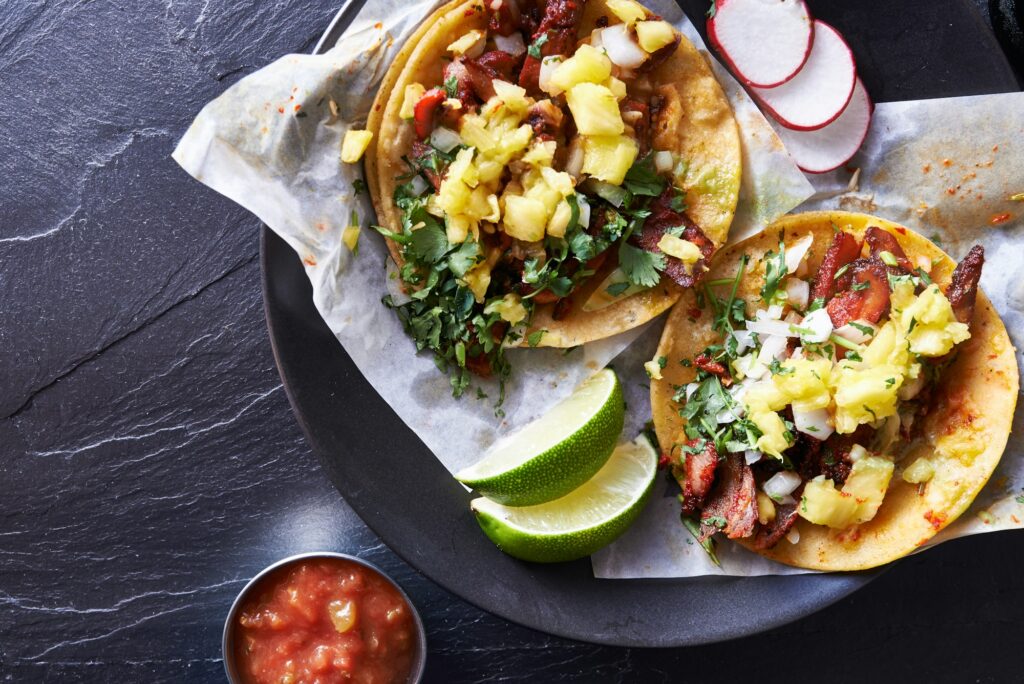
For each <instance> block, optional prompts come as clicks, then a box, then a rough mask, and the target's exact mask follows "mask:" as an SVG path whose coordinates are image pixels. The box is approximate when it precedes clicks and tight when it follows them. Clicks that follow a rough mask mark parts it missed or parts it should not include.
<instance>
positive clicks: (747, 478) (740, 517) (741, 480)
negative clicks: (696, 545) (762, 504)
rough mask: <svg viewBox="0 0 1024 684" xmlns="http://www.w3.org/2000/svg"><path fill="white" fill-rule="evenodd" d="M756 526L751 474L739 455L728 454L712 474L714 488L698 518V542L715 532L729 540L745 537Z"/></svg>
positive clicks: (755, 503)
mask: <svg viewBox="0 0 1024 684" xmlns="http://www.w3.org/2000/svg"><path fill="white" fill-rule="evenodd" d="M756 522H757V500H756V493H755V490H754V473H753V472H752V471H751V470H750V466H748V465H747V463H746V461H745V460H744V459H743V454H737V453H730V454H727V455H726V457H725V458H724V459H723V460H722V462H721V464H720V465H719V467H718V471H717V472H716V474H715V484H714V488H713V489H712V491H711V495H710V497H709V498H708V502H707V504H706V505H705V506H704V510H703V511H702V513H701V516H700V537H699V540H700V541H704V540H706V539H707V538H708V537H710V536H711V535H713V534H714V533H715V532H720V531H721V532H725V534H726V536H727V537H729V539H740V538H742V537H749V536H750V535H751V534H752V533H753V532H754V524H755V523H756Z"/></svg>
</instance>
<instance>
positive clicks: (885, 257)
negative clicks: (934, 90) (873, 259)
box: [878, 250, 899, 266]
mask: <svg viewBox="0 0 1024 684" xmlns="http://www.w3.org/2000/svg"><path fill="white" fill-rule="evenodd" d="M878 258H879V259H881V260H882V263H883V264H885V265H886V266H898V265H899V262H898V261H896V255H895V254H893V253H892V252H890V251H888V250H882V251H881V252H879V253H878Z"/></svg>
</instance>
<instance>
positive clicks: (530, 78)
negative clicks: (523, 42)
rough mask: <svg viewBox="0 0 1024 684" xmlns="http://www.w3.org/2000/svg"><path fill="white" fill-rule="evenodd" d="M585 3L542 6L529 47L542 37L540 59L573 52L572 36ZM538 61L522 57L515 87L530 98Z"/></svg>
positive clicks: (571, 0) (551, 1)
mask: <svg viewBox="0 0 1024 684" xmlns="http://www.w3.org/2000/svg"><path fill="white" fill-rule="evenodd" d="M585 4H586V0H548V1H547V3H546V4H545V5H544V16H543V17H542V18H541V20H540V25H539V26H537V30H536V31H535V32H534V33H533V35H531V36H530V44H531V45H536V44H537V41H538V40H539V39H540V38H541V37H542V36H547V41H546V42H545V43H544V44H543V45H541V46H540V54H541V57H542V58H543V57H549V56H551V55H571V54H573V53H574V52H576V32H577V30H578V28H579V24H580V19H582V18H583V6H584V5H585ZM540 62H541V60H540V59H537V58H536V57H533V56H532V55H529V54H528V55H527V56H526V61H525V62H523V68H522V71H520V72H519V85H521V86H522V87H524V88H526V91H527V92H528V93H530V94H531V95H534V94H536V93H537V92H538V90H539V85H538V82H539V80H540Z"/></svg>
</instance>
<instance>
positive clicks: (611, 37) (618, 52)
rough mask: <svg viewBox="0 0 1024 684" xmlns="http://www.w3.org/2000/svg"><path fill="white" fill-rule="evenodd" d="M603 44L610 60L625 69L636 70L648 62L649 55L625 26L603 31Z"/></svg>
mask: <svg viewBox="0 0 1024 684" xmlns="http://www.w3.org/2000/svg"><path fill="white" fill-rule="evenodd" d="M601 44H602V45H603V46H604V49H605V51H606V52H607V53H608V59H610V60H612V63H613V64H615V65H616V66H620V67H622V68H624V69H636V68H637V67H638V66H640V65H641V64H643V63H644V62H646V61H647V53H646V52H644V51H643V49H642V48H641V47H640V46H639V45H637V44H636V41H635V40H634V39H633V36H631V35H630V33H629V27H628V26H626V25H625V24H615V25H614V26H609V27H607V28H605V29H604V30H602V31H601Z"/></svg>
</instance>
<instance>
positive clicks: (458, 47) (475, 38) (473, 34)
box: [448, 29, 487, 57]
mask: <svg viewBox="0 0 1024 684" xmlns="http://www.w3.org/2000/svg"><path fill="white" fill-rule="evenodd" d="M486 42H487V34H486V33H484V32H483V31H480V30H478V29H473V30H472V31H469V32H468V33H466V34H465V35H464V36H462V37H461V38H459V39H458V40H456V41H455V42H454V43H452V44H451V45H449V46H448V52H450V53H452V54H453V55H466V56H468V57H479V56H480V55H481V54H483V51H484V43H486Z"/></svg>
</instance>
